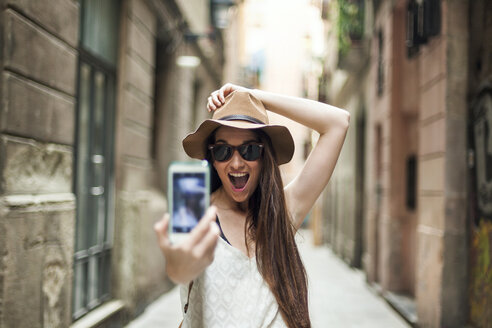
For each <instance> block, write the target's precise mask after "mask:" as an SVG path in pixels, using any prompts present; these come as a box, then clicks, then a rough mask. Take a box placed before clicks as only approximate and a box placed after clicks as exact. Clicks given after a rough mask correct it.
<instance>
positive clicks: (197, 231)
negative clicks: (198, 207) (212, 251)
mask: <svg viewBox="0 0 492 328" xmlns="http://www.w3.org/2000/svg"><path fill="white" fill-rule="evenodd" d="M216 215H217V209H216V208H215V206H210V207H209V208H208V210H207V212H205V214H204V215H203V217H202V218H201V219H200V222H199V223H198V225H197V226H196V227H195V228H193V230H191V233H190V235H189V237H188V238H187V240H186V243H187V244H188V245H187V246H188V247H194V246H195V245H196V244H198V243H199V242H200V240H201V239H202V238H203V237H204V236H205V234H206V233H207V232H208V230H209V229H210V223H211V222H213V221H215V219H216Z"/></svg>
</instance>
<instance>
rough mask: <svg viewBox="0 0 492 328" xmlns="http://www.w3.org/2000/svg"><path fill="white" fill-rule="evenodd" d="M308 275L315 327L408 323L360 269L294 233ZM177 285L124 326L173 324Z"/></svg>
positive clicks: (391, 327) (177, 318) (178, 317)
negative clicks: (370, 286) (375, 292)
mask: <svg viewBox="0 0 492 328" xmlns="http://www.w3.org/2000/svg"><path fill="white" fill-rule="evenodd" d="M298 245H299V249H300V252H301V255H302V258H303V260H304V264H305V266H306V270H307V273H308V276H309V291H310V307H311V322H312V326H313V327H314V328H317V327H343V328H351V327H354V328H355V327H357V328H381V327H385V328H386V327H388V328H400V327H401V328H405V327H409V325H408V324H407V323H406V322H405V321H404V320H403V319H401V317H400V316H399V315H398V314H397V313H396V312H395V311H394V310H393V309H392V308H391V307H390V306H389V305H388V304H387V303H386V302H385V301H384V300H383V299H382V298H380V297H379V296H377V295H375V294H374V293H373V292H372V291H371V290H370V289H369V288H368V286H367V284H366V282H365V278H364V274H363V272H362V271H358V270H354V269H351V268H350V267H348V266H347V265H346V264H345V263H344V262H343V261H342V260H341V259H340V258H338V257H337V256H335V255H334V254H333V253H332V252H331V250H330V249H329V248H328V247H327V246H321V247H314V246H313V244H312V242H311V232H310V231H309V230H303V231H301V233H300V234H298ZM179 304H180V301H179V289H178V288H177V287H175V288H174V289H173V290H172V291H171V292H169V293H167V294H165V295H163V296H162V297H160V298H159V299H158V300H157V301H155V302H154V303H152V304H151V305H149V306H148V307H147V309H146V311H145V312H144V313H143V314H142V315H140V316H139V317H138V318H137V319H135V320H134V321H132V322H131V323H130V324H129V325H128V326H127V327H126V328H162V327H176V326H178V324H179V322H180V320H181V310H180V305H179Z"/></svg>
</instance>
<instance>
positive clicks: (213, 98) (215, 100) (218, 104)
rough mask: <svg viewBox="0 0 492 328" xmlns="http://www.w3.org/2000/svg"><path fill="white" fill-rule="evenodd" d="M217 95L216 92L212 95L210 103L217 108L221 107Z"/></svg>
mask: <svg viewBox="0 0 492 328" xmlns="http://www.w3.org/2000/svg"><path fill="white" fill-rule="evenodd" d="M218 94H219V93H218V92H214V93H212V102H213V103H214V104H215V105H217V106H221V105H222V102H221V101H220V100H219V96H218Z"/></svg>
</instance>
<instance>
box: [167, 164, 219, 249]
mask: <svg viewBox="0 0 492 328" xmlns="http://www.w3.org/2000/svg"><path fill="white" fill-rule="evenodd" d="M167 181H168V203H169V215H170V217H171V220H170V222H169V236H170V239H171V242H173V243H179V242H180V241H182V240H183V239H184V238H186V236H187V234H188V233H189V232H190V231H191V230H193V228H194V227H195V226H196V225H197V224H198V222H199V221H200V219H201V218H202V216H203V215H204V214H205V211H206V210H207V208H208V207H209V204H210V168H209V165H208V162H207V161H196V162H174V163H171V165H170V166H169V170H168V180H167Z"/></svg>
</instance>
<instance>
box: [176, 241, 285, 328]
mask: <svg viewBox="0 0 492 328" xmlns="http://www.w3.org/2000/svg"><path fill="white" fill-rule="evenodd" d="M187 296H188V286H181V305H182V306H181V309H183V307H184V305H185V303H186V300H187ZM184 327H186V328H201V327H204V328H207V327H213V328H218V327H228V328H233V327H241V328H243V327H244V328H249V327H250V328H260V327H262V328H263V327H264V328H266V327H268V328H277V327H287V326H286V325H285V323H284V321H283V319H282V316H281V314H280V311H279V308H278V303H277V301H276V299H275V297H274V296H273V294H272V292H271V291H270V288H269V287H268V285H267V284H266V283H265V281H264V280H263V277H262V276H261V274H260V273H259V272H258V268H257V266H256V259H255V258H248V257H247V256H246V255H245V254H243V253H242V252H241V251H240V250H238V249H236V248H234V247H233V246H231V245H229V244H228V243H227V242H226V241H224V240H223V239H222V238H219V241H218V243H217V248H216V249H215V257H214V261H213V262H212V264H211V265H210V266H209V267H208V268H207V269H206V270H205V272H204V273H203V274H202V275H200V276H199V277H198V278H197V279H195V280H194V283H193V287H192V288H191V294H190V300H189V305H188V311H187V313H186V314H184V320H183V328H184Z"/></svg>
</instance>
